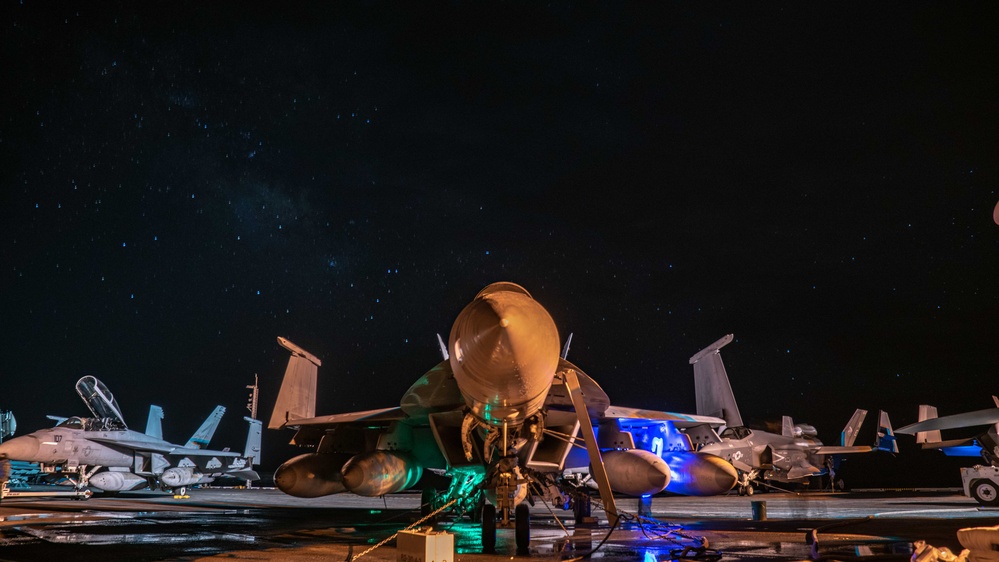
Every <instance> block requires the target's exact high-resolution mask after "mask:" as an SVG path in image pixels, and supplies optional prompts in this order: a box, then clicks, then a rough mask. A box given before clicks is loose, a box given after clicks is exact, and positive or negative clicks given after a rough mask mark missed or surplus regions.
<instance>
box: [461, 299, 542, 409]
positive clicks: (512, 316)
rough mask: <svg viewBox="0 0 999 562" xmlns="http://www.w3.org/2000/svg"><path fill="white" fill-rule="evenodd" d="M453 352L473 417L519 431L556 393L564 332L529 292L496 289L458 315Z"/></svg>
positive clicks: (463, 390) (466, 402)
mask: <svg viewBox="0 0 999 562" xmlns="http://www.w3.org/2000/svg"><path fill="white" fill-rule="evenodd" d="M448 352H449V359H448V360H449V362H450V364H451V370H452V371H453V372H454V379H455V382H457V384H458V389H459V390H460V391H461V395H462V397H463V398H464V399H465V404H466V405H467V406H468V407H469V408H470V409H471V413H472V414H473V415H474V416H475V417H476V418H478V419H479V420H480V421H482V422H484V423H486V424H488V425H493V426H500V425H503V423H504V422H506V423H508V424H512V425H519V424H520V423H523V421H524V420H525V419H526V418H528V417H530V416H531V415H533V414H534V413H536V412H537V411H538V410H540V409H541V406H542V405H543V404H544V401H545V397H546V396H547V395H548V390H549V389H550V388H551V385H552V380H553V379H554V377H555V370H556V369H557V368H558V360H559V338H558V330H557V329H556V328H555V322H554V321H553V320H552V318H551V316H550V315H549V314H548V311H547V310H545V309H544V307H543V306H541V304H539V303H538V302H537V301H535V300H534V299H533V298H532V297H531V295H530V293H528V292H527V291H526V290H525V289H524V288H523V287H521V286H520V285H517V284H514V283H506V282H501V283H493V284H491V285H489V286H488V287H486V288H485V289H483V290H482V291H480V292H479V294H478V295H476V296H475V299H474V300H472V302H471V303H469V304H468V305H467V306H465V308H464V309H463V310H462V311H461V313H459V314H458V317H457V319H455V321H454V325H453V326H452V328H451V336H450V337H449V339H448Z"/></svg>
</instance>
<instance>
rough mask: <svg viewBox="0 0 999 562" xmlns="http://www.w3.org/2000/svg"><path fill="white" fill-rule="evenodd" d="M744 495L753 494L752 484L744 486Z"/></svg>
mask: <svg viewBox="0 0 999 562" xmlns="http://www.w3.org/2000/svg"><path fill="white" fill-rule="evenodd" d="M746 495H747V496H751V495H753V487H752V486H746Z"/></svg>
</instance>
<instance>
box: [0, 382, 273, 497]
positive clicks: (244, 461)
mask: <svg viewBox="0 0 999 562" xmlns="http://www.w3.org/2000/svg"><path fill="white" fill-rule="evenodd" d="M76 391H77V393H79V395H80V397H81V398H83V401H84V402H85V403H86V404H87V407H88V408H89V409H90V411H91V413H92V414H93V415H94V417H92V418H86V417H70V418H66V419H64V420H63V421H61V422H60V423H59V424H58V425H57V426H55V427H53V428H48V429H41V430H38V431H36V432H34V433H31V434H28V435H24V436H21V437H15V438H14V439H11V440H9V441H6V442H4V443H3V444H0V459H10V460H18V461H30V462H37V463H39V464H40V465H41V467H42V471H43V472H48V473H56V472H58V473H61V474H62V475H63V476H66V477H67V478H69V479H70V480H71V481H72V482H73V484H74V485H75V486H76V487H77V488H83V487H85V486H88V485H90V486H94V487H96V488H100V489H101V490H104V491H106V492H118V491H122V490H135V489H138V488H144V487H146V486H150V487H154V488H155V487H160V488H163V489H172V490H174V491H177V492H179V493H181V494H183V493H184V492H185V491H186V488H187V486H191V485H194V484H200V483H207V482H211V481H212V480H214V478H216V477H218V476H223V475H225V476H232V477H236V478H240V479H244V480H257V479H259V476H257V474H256V472H254V471H253V470H252V465H255V464H259V462H260V434H261V422H260V421H259V420H253V419H250V418H244V419H246V420H247V421H248V422H249V424H250V431H249V433H248V435H247V439H246V450H245V452H244V454H243V455H240V454H238V453H235V452H230V451H228V450H226V451H213V450H210V449H204V448H202V447H203V446H205V445H207V443H208V440H210V439H211V435H212V433H213V432H214V431H215V427H216V426H217V425H218V420H219V419H220V418H221V414H222V413H223V412H224V411H225V409H224V408H221V407H219V408H217V409H216V410H215V412H213V413H212V415H211V416H209V417H208V419H207V420H205V423H204V424H203V425H202V426H201V428H200V429H199V430H198V431H197V432H196V433H195V434H194V436H192V437H191V439H190V440H189V441H188V442H187V444H186V445H184V446H181V445H175V444H173V443H169V442H167V441H164V440H163V438H162V428H161V426H160V420H161V419H162V417H163V410H162V409H161V408H159V406H152V407H151V408H150V412H149V420H148V424H147V429H146V430H147V433H139V432H138V431H133V430H130V429H128V427H127V426H126V425H125V421H124V419H123V417H122V415H121V410H120V409H119V407H118V403H117V402H116V401H115V399H114V396H113V395H112V394H111V391H109V390H108V388H107V387H106V386H104V384H103V383H102V382H101V381H99V380H97V379H96V378H95V377H93V376H85V377H83V378H81V379H80V380H79V381H77V383H76ZM220 409H221V410H220ZM101 469H106V470H104V471H103V472H98V471H99V470H101Z"/></svg>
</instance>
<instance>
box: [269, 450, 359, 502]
mask: <svg viewBox="0 0 999 562" xmlns="http://www.w3.org/2000/svg"><path fill="white" fill-rule="evenodd" d="M347 458H348V457H347V456H345V455H324V454H316V453H306V454H304V455H299V456H297V457H295V458H292V459H289V460H288V461H285V463H284V464H282V465H281V466H279V467H278V469H277V470H276V471H274V485H275V486H277V487H278V489H279V490H281V491H282V492H284V493H286V494H288V495H289V496H295V497H297V498H318V497H320V496H328V495H330V494H339V493H341V492H346V491H347V488H345V487H344V485H343V474H342V473H341V472H340V468H341V467H342V466H343V463H344V461H346V460H347Z"/></svg>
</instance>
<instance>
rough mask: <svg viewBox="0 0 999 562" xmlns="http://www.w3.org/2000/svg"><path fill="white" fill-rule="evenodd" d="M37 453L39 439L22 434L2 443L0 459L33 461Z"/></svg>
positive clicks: (0, 445)
mask: <svg viewBox="0 0 999 562" xmlns="http://www.w3.org/2000/svg"><path fill="white" fill-rule="evenodd" d="M37 454H38V439H35V438H34V437H32V436H30V435H22V436H21V437H15V438H13V439H11V440H9V441H4V442H3V443H0V459H10V460H15V461H32V460H34V459H35V456H36V455H37Z"/></svg>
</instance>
